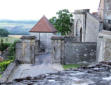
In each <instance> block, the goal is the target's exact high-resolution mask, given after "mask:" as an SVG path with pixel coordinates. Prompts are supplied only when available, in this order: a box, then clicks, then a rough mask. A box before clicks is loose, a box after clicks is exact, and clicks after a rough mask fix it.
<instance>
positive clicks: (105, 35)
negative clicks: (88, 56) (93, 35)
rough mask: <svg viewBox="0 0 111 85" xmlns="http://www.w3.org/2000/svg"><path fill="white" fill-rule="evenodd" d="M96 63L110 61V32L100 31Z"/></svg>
mask: <svg viewBox="0 0 111 85" xmlns="http://www.w3.org/2000/svg"><path fill="white" fill-rule="evenodd" d="M97 61H98V62H101V61H111V32H110V31H105V30H103V31H101V32H100V33H99V37H98V43H97Z"/></svg>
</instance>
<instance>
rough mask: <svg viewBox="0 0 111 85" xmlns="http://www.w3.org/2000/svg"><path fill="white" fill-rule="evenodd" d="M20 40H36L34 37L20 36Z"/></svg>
mask: <svg viewBox="0 0 111 85" xmlns="http://www.w3.org/2000/svg"><path fill="white" fill-rule="evenodd" d="M21 39H28V40H31V39H36V37H35V36H22V37H21Z"/></svg>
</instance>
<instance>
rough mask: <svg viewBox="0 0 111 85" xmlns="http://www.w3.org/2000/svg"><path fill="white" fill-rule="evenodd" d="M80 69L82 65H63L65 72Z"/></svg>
mask: <svg viewBox="0 0 111 85" xmlns="http://www.w3.org/2000/svg"><path fill="white" fill-rule="evenodd" d="M78 67H80V65H78V64H67V65H63V68H64V69H65V70H67V69H71V68H78Z"/></svg>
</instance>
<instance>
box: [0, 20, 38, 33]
mask: <svg viewBox="0 0 111 85" xmlns="http://www.w3.org/2000/svg"><path fill="white" fill-rule="evenodd" d="M36 23H37V21H31V20H29V21H23V20H21V21H13V20H0V28H3V29H7V30H8V31H9V33H10V34H11V35H28V34H29V30H30V29H31V28H32V27H33V26H34V25H35V24H36Z"/></svg>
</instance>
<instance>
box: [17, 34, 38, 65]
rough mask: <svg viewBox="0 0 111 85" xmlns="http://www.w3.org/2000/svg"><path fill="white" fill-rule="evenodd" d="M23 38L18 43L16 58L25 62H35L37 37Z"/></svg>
mask: <svg viewBox="0 0 111 85" xmlns="http://www.w3.org/2000/svg"><path fill="white" fill-rule="evenodd" d="M21 39H22V40H21V41H20V42H17V43H16V60H19V61H20V62H21V63H25V64H26V63H28V64H34V63H35V55H37V45H38V44H37V42H36V41H35V37H34V36H23V37H22V38H21ZM35 51H36V52H35Z"/></svg>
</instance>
